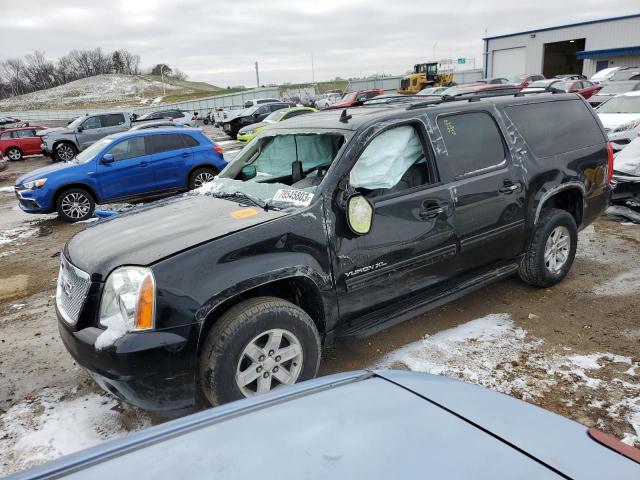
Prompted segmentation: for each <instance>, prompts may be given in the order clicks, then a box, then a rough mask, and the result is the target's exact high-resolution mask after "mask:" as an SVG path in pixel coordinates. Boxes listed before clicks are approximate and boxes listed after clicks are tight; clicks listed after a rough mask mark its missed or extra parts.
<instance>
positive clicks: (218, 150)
mask: <svg viewBox="0 0 640 480" xmlns="http://www.w3.org/2000/svg"><path fill="white" fill-rule="evenodd" d="M213 151H214V152H216V153H219V154H220V155H222V156H224V151H223V150H222V147H221V146H220V145H214V146H213Z"/></svg>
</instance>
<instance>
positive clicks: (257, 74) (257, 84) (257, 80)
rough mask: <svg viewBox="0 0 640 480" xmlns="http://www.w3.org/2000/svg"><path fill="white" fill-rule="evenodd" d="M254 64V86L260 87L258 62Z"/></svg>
mask: <svg viewBox="0 0 640 480" xmlns="http://www.w3.org/2000/svg"><path fill="white" fill-rule="evenodd" d="M255 66H256V87H257V88H260V73H258V62H256V63H255Z"/></svg>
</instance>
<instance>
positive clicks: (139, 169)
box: [97, 137, 157, 201]
mask: <svg viewBox="0 0 640 480" xmlns="http://www.w3.org/2000/svg"><path fill="white" fill-rule="evenodd" d="M107 153H110V154H112V155H113V158H114V161H113V162H112V163H103V162H102V160H101V159H98V160H97V162H98V164H97V172H98V184H99V185H100V193H101V196H102V200H103V201H109V200H114V199H118V198H126V197H135V196H140V195H144V194H146V193H150V192H153V191H155V190H156V189H157V188H156V182H155V178H154V176H153V167H152V164H151V163H152V162H151V157H152V156H151V155H150V154H147V153H146V151H145V145H144V137H133V138H129V139H127V140H123V141H121V142H119V143H116V144H115V145H113V146H112V147H111V148H110V149H109V151H108V152H107Z"/></svg>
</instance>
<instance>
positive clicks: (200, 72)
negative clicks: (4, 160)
mask: <svg viewBox="0 0 640 480" xmlns="http://www.w3.org/2000/svg"><path fill="white" fill-rule="evenodd" d="M523 4H525V5H523ZM632 13H640V3H639V2H638V0H581V1H576V0H569V1H558V0H537V1H535V2H530V1H529V2H527V1H525V2H521V1H520V2H519V1H509V2H505V1H498V0H484V1H475V2H460V1H458V2H455V1H441V2H427V1H421V0H342V1H338V0H318V1H316V0H241V1H219V0H128V1H127V0H119V1H116V0H81V1H76V0H55V1H52V0H29V1H28V2H27V3H26V4H25V3H23V2H19V1H15V0H0V35H1V38H2V40H0V42H1V43H0V45H1V48H0V59H1V60H5V59H7V58H13V57H19V56H23V55H25V54H28V53H30V52H32V51H34V50H42V51H44V52H45V54H46V55H47V56H48V57H50V58H57V57H58V56H60V55H64V54H66V53H67V52H68V51H69V50H72V49H88V48H95V47H102V48H103V49H104V50H113V49H116V48H126V49H128V50H130V51H131V52H133V53H137V54H139V55H140V56H141V57H142V65H143V66H145V67H146V66H151V65H153V64H156V63H159V62H165V63H167V64H169V65H170V66H176V67H178V68H180V69H181V70H183V71H184V72H186V73H187V75H188V76H189V79H191V80H203V81H207V82H210V83H213V84H216V85H220V86H227V85H238V84H245V85H247V86H253V85H254V83H255V73H254V70H253V62H254V61H256V60H257V61H258V62H259V63H260V77H261V78H260V81H261V83H263V84H266V83H282V82H285V81H292V82H302V81H310V80H311V78H312V71H311V52H313V57H314V63H315V79H316V80H325V79H330V78H333V77H335V76H338V75H340V76H342V77H352V76H361V75H369V74H375V73H392V74H400V73H404V72H405V71H406V70H407V69H409V68H411V67H412V65H413V64H414V63H418V62H423V61H427V60H429V59H431V58H434V56H435V58H436V59H442V58H458V57H468V58H473V57H475V58H476V62H477V63H478V65H480V64H481V63H482V37H483V36H484V32H485V29H486V30H487V32H488V34H489V36H492V35H499V34H503V33H511V32H516V31H521V30H531V29H536V28H542V27H549V26H554V25H559V24H564V23H573V22H580V21H584V20H591V19H598V18H606V17H611V16H619V15H627V14H632Z"/></svg>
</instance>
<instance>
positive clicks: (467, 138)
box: [438, 112, 506, 178]
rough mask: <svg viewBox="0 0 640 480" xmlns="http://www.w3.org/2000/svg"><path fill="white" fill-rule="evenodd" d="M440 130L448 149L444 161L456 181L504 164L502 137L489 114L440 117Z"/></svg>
mask: <svg viewBox="0 0 640 480" xmlns="http://www.w3.org/2000/svg"><path fill="white" fill-rule="evenodd" d="M438 128H439V129H440V132H441V133H442V137H443V139H444V143H445V146H446V147H447V156H446V157H445V159H444V161H445V162H446V163H447V165H448V169H449V170H450V171H451V172H452V173H453V176H454V178H459V177H462V176H465V175H469V174H472V173H475V172H478V173H480V172H482V171H484V170H486V169H488V168H492V167H498V166H500V165H502V164H503V163H504V161H505V158H506V153H505V149H504V143H503V141H502V135H501V134H500V131H499V130H498V126H497V125H496V122H495V121H494V120H493V118H492V117H491V116H490V115H489V114H487V113H484V112H471V113H461V114H456V115H448V116H445V117H439V118H438ZM440 158H441V160H442V155H440Z"/></svg>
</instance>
